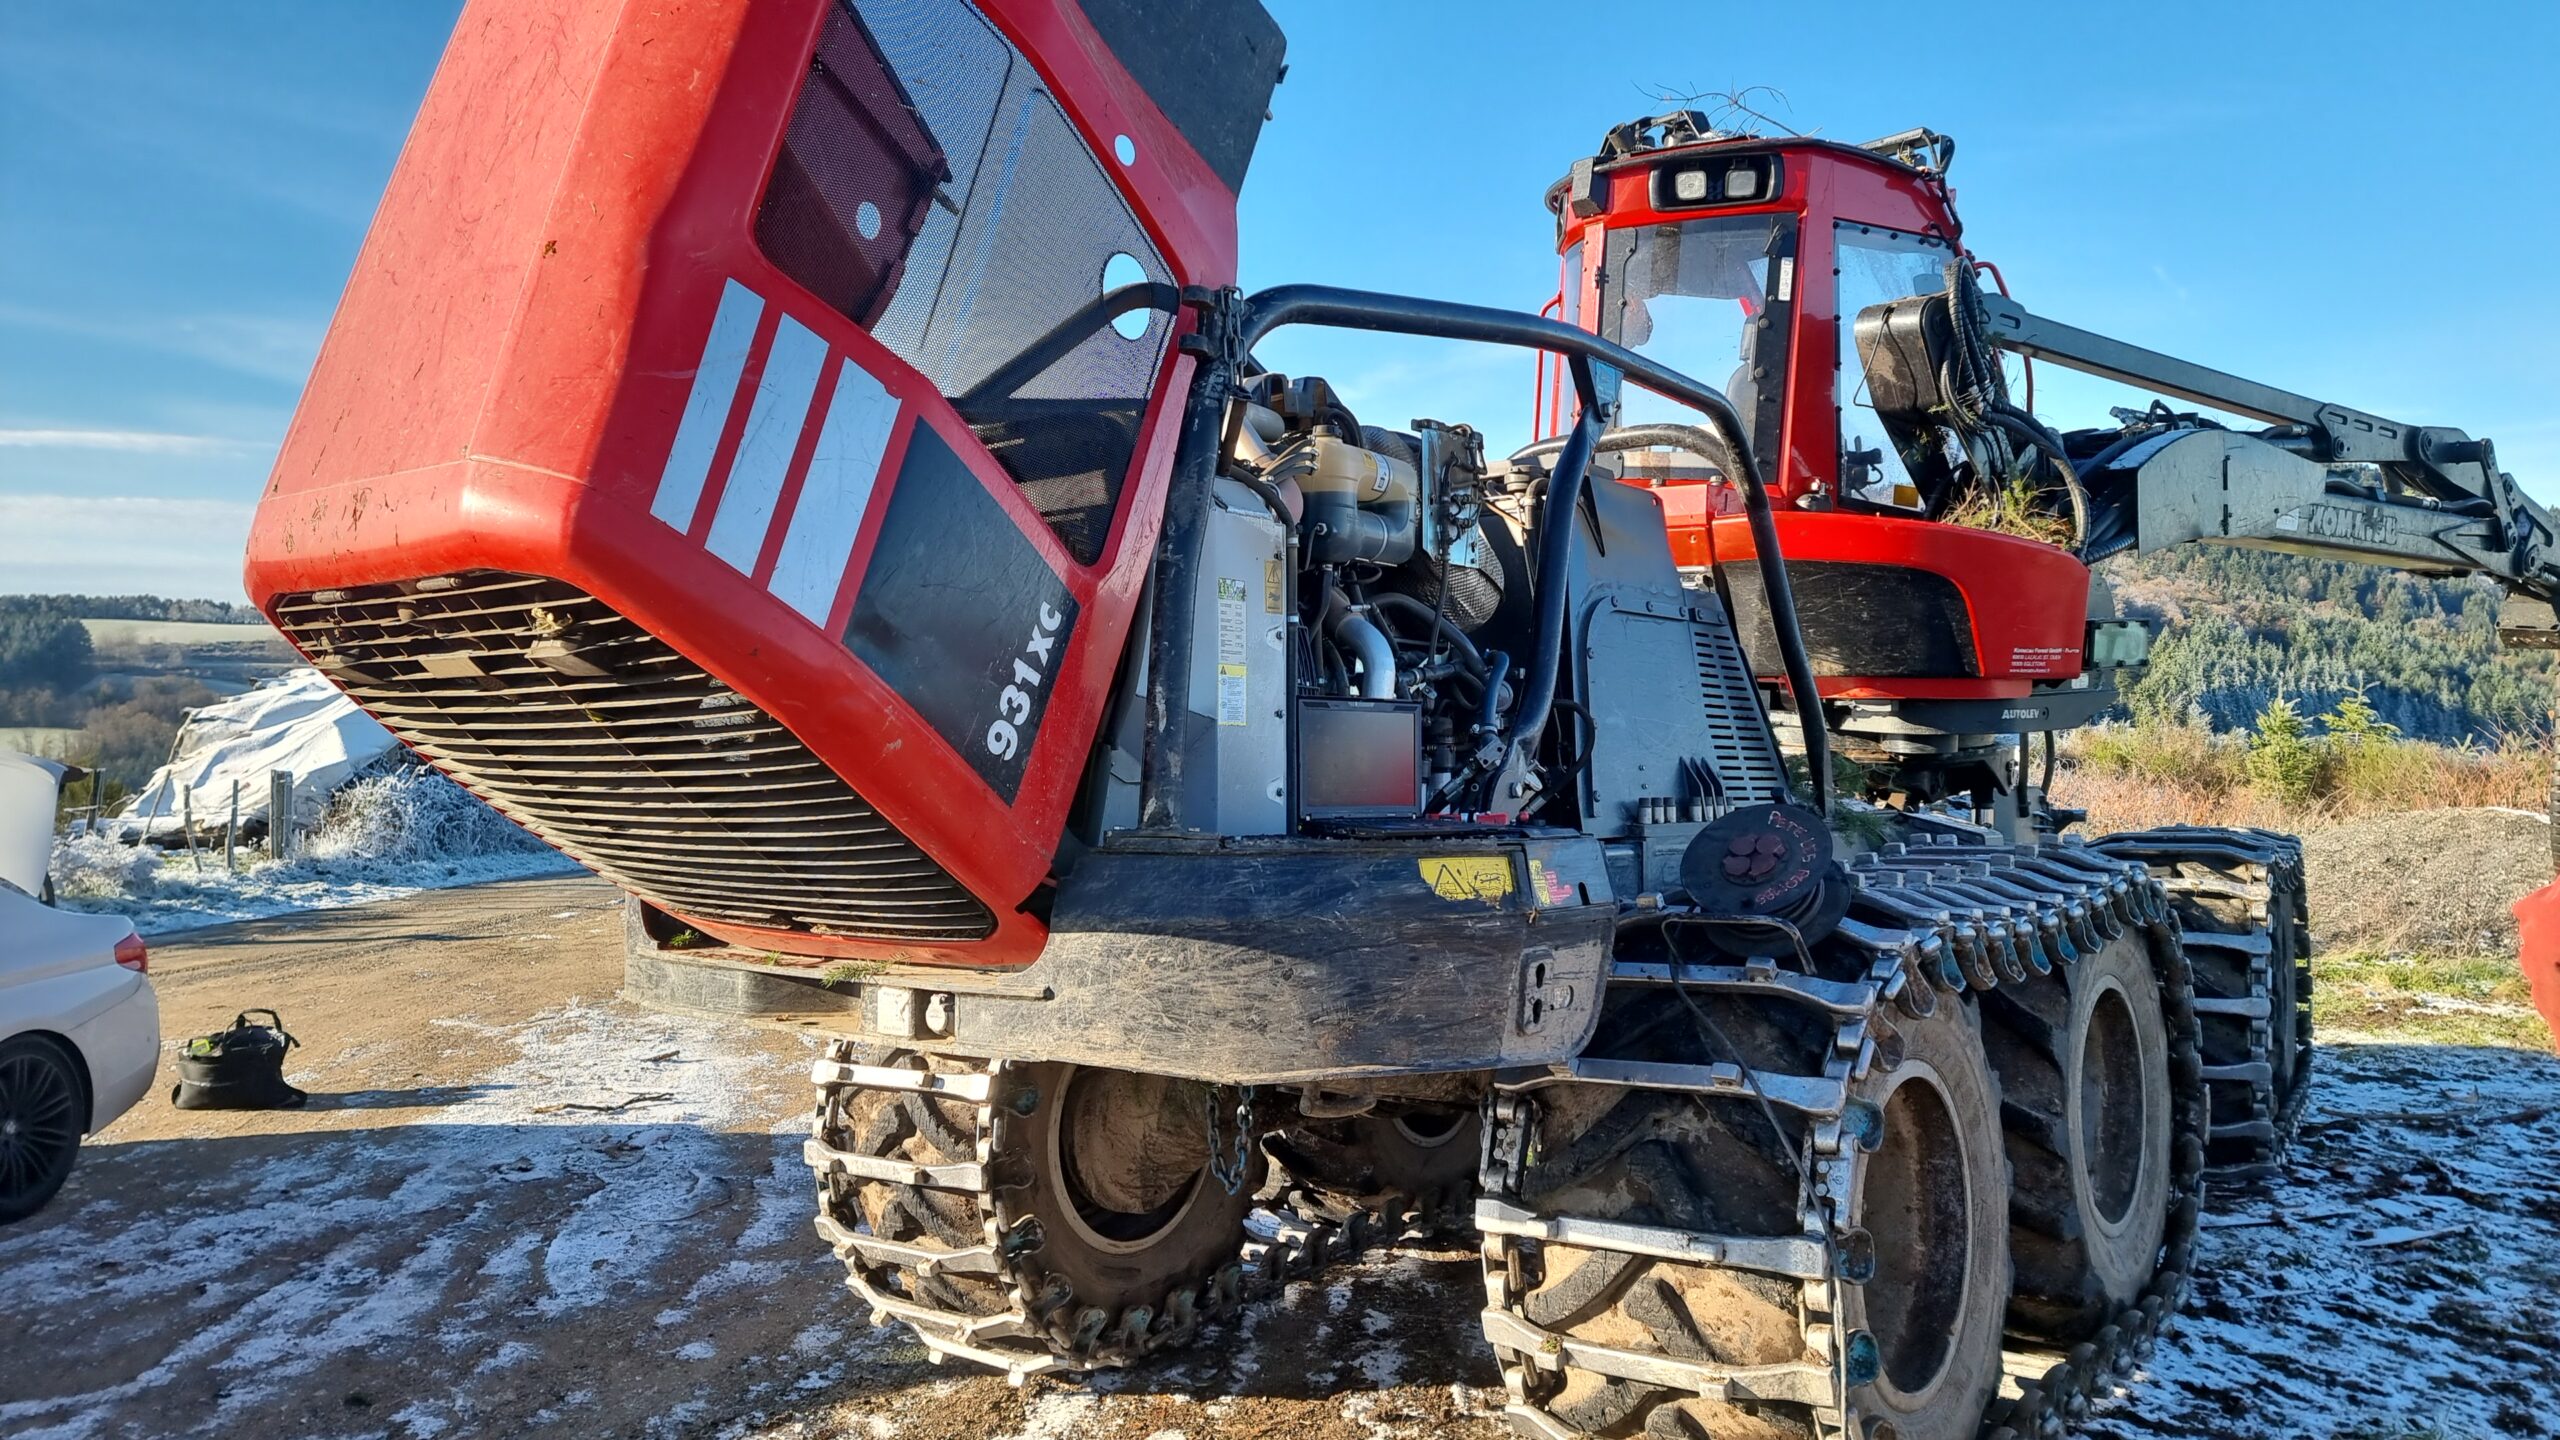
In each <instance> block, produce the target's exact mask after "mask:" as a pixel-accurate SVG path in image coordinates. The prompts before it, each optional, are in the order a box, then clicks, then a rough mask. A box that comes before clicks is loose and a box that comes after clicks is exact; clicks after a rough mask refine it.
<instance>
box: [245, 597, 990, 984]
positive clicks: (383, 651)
mask: <svg viewBox="0 0 2560 1440" xmlns="http://www.w3.org/2000/svg"><path fill="white" fill-rule="evenodd" d="M439 579H441V580H446V581H449V582H450V583H449V584H447V585H446V586H445V587H444V588H440V589H429V588H424V587H425V586H429V585H434V584H436V583H437V582H436V581H428V582H407V583H401V584H388V585H371V586H365V587H362V588H359V589H353V590H335V591H320V592H317V593H315V594H309V595H296V596H289V597H287V598H286V599H284V600H283V601H281V602H279V604H278V605H277V606H276V612H275V613H276V617H277V622H278V624H279V625H280V627H281V628H282V629H283V630H284V631H285V633H286V634H287V635H289V636H291V637H292V638H293V639H294V640H295V641H296V642H297V643H299V644H300V645H301V646H302V648H303V650H304V651H305V652H306V653H307V654H309V655H311V656H312V657H313V659H314V660H315V661H316V662H318V663H319V664H320V666H321V668H322V669H323V670H324V671H326V672H327V673H328V674H329V676H330V678H332V679H333V680H335V681H336V682H337V683H338V684H339V685H340V686H342V687H343V688H344V689H345V690H346V691H347V693H348V694H350V695H353V696H354V697H355V698H356V699H357V700H359V701H361V702H362V703H363V705H364V707H365V708H366V709H367V710H370V711H372V712H373V714H374V716H375V717H376V718H378V719H380V720H381V721H382V723H383V724H385V725H387V726H389V727H390V729H391V731H392V733H394V734H395V735H398V736H399V737H400V739H401V740H402V741H403V742H405V743H406V744H407V745H408V746H409V747H410V748H411V749H414V750H416V751H417V752H418V753H419V754H421V755H424V756H426V757H427V758H428V759H430V760H432V761H434V762H435V763H436V764H437V765H438V766H440V767H441V768H443V769H444V770H445V771H446V773H448V774H450V775H452V776H453V778H454V779H456V780H458V781H460V782H461V783H462V784H463V785H464V786H466V787H468V788H469V789H470V790H471V791H472V793H474V794H476V795H478V796H480V797H481V798H482V799H484V800H486V801H488V802H489V803H490V804H492V805H494V806H496V807H497V808H498V809H499V810H500V811H502V812H504V813H505V814H506V815H507V816H508V817H509V818H511V819H513V820H515V821H516V822H517V823H518V824H520V825H523V826H524V827H525V828H526V829H528V830H531V831H532V832H533V833H534V834H536V835H539V836H541V837H542V838H543V839H544V840H546V841H549V842H550V843H551V844H553V845H555V846H557V847H559V848H560V849H562V850H564V851H566V852H568V853H569V854H570V855H572V856H574V857H576V858H577V859H578V860H579V861H581V862H582V863H584V864H586V865H588V866H589V867H591V868H593V869H594V870H596V871H597V872H598V873H600V874H602V875H604V876H605V877H606V878H607V879H610V880H612V881H613V882H614V883H616V884H618V885H620V886H622V887H623V888H624V889H626V890H629V891H631V892H632V893H634V894H636V895H639V896H640V897H641V898H643V899H645V900H648V901H649V902H651V903H652V904H655V905H658V906H660V907H661V908H664V909H667V910H672V911H674V912H676V913H678V914H681V915H688V916H692V917H695V918H697V919H702V920H710V921H715V922H716V921H726V922H729V923H732V924H738V925H752V926H758V927H763V928H769V929H777V930H796V931H801V932H805V933H809V934H818V935H839V936H847V937H855V938H863V939H879V940H892V941H898V940H904V941H917V942H929V941H967V940H978V939H983V938H985V937H986V936H987V935H989V934H990V933H992V932H993V930H994V928H995V921H994V917H993V915H992V914H991V913H990V912H989V911H988V909H987V907H986V906H985V905H984V904H983V903H981V902H980V901H979V900H978V899H977V897H975V896H973V895H971V894H970V893H969V892H967V891H966V890H964V889H962V888H961V887H960V885H959V882H957V881H955V880H953V879H952V878H951V876H950V874H949V873H948V872H946V871H945V870H944V869H943V868H942V867H941V866H940V865H937V864H935V863H934V862H933V860H932V859H931V858H930V857H928V856H927V855H925V854H924V852H923V851H921V850H919V849H917V848H916V846H915V844H914V842H913V841H910V840H909V839H908V838H907V837H906V836H905V835H904V834H901V833H900V832H899V831H898V830H897V828H896V827H894V826H892V825H891V824H889V822H888V821H886V820H884V819H882V818H881V817H880V815H879V814H878V812H876V811H874V810H873V809H872V808H871V806H870V805H869V804H868V803H866V802H865V801H864V800H863V798H862V797H861V796H860V795H857V794H855V793H854V791H853V790H852V788H851V787H849V786H847V785H846V784H845V782H844V781H843V780H842V779H841V778H839V777H838V776H837V775H836V774H835V772H834V771H832V770H829V769H828V768H827V767H826V766H825V765H824V764H823V763H821V762H820V761H819V759H818V758H817V757H816V756H815V755H812V754H811V753H809V751H808V749H807V747H805V746H803V745H802V744H801V743H800V742H799V740H798V739H796V738H795V737H793V736H792V734H791V733H790V732H789V731H787V730H785V729H784V728H783V727H782V724H781V722H780V721H778V720H776V719H774V718H773V717H772V716H770V715H768V714H766V713H765V712H764V711H762V710H760V709H758V708H757V707H755V706H754V705H752V704H750V703H748V701H747V700H746V698H745V697H744V696H741V695H739V694H738V693H737V692H736V691H734V690H731V689H730V688H729V687H727V686H726V685H723V684H722V683H720V682H719V681H718V680H716V679H713V678H712V677H711V676H710V675H708V674H706V673H704V672H703V670H702V669H701V667H699V666H697V665H695V664H694V663H693V662H692V661H690V660H687V659H685V658H684V657H683V656H681V655H679V654H677V653H676V652H675V651H673V650H671V649H669V648H667V646H666V645H665V644H663V643H662V642H660V641H659V640H658V639H656V638H655V637H654V636H651V635H650V634H648V633H647V632H646V631H644V630H642V629H640V627H638V626H637V625H634V624H632V623H631V622H630V621H629V620H626V619H624V618H623V617H622V616H621V615H619V614H617V613H615V612H614V611H613V610H612V609H611V608H609V607H607V606H606V605H605V604H604V603H603V602H602V601H600V600H597V599H595V598H594V597H593V596H590V595H588V594H586V593H584V592H583V591H580V590H578V589H576V588H575V587H573V586H570V585H566V584H563V583H561V582H559V581H556V580H547V579H542V578H539V577H536V576H530V575H514V574H506V573H501V572H497V571H476V572H473V573H470V574H466V575H460V576H453V577H439Z"/></svg>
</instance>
